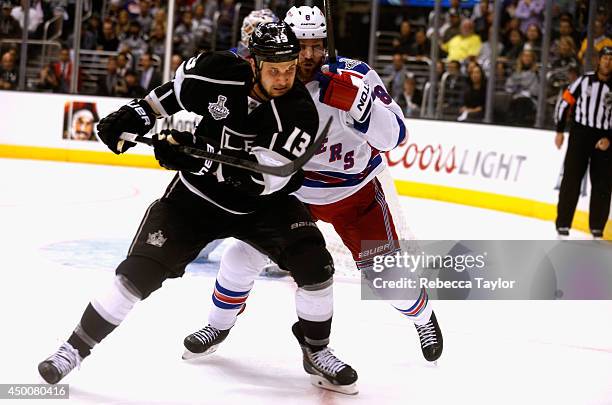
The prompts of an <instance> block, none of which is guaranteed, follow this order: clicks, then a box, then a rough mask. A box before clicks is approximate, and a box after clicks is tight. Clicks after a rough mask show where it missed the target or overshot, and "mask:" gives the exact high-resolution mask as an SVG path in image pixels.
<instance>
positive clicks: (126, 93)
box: [117, 70, 147, 98]
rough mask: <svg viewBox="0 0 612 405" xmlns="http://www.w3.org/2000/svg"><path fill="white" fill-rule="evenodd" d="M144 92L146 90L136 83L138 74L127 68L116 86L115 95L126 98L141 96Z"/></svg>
mask: <svg viewBox="0 0 612 405" xmlns="http://www.w3.org/2000/svg"><path fill="white" fill-rule="evenodd" d="M146 94H147V92H146V90H145V89H143V88H142V86H141V85H140V84H138V75H137V74H136V72H134V71H133V70H128V71H127V73H126V74H125V78H124V79H123V81H122V83H121V84H120V85H119V86H118V87H117V95H118V96H121V97H128V98H142V97H144V96H145V95H146Z"/></svg>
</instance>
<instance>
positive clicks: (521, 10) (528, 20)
mask: <svg viewBox="0 0 612 405" xmlns="http://www.w3.org/2000/svg"><path fill="white" fill-rule="evenodd" d="M544 6H545V1H544V0H519V2H518V5H517V6H516V11H515V13H514V15H515V17H516V18H518V19H519V20H520V21H521V26H520V30H521V32H523V33H526V32H527V28H528V27H529V25H531V24H535V25H536V26H537V27H538V29H541V28H542V17H543V13H542V12H543V11H544Z"/></svg>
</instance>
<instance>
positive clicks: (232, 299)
mask: <svg viewBox="0 0 612 405" xmlns="http://www.w3.org/2000/svg"><path fill="white" fill-rule="evenodd" d="M265 263H266V256H264V255H263V254H262V253H260V252H259V251H257V250H256V249H255V248H253V247H251V246H250V245H248V244H246V243H244V242H242V241H239V240H235V241H233V242H232V243H231V244H230V245H229V246H228V247H227V248H226V249H225V251H224V252H223V257H222V258H221V266H220V268H219V273H218V274H217V280H216V282H215V290H214V292H213V296H212V301H213V305H212V307H211V311H210V314H209V315H208V323H209V324H210V325H211V326H212V327H214V328H217V329H221V330H226V329H229V328H231V327H232V326H234V324H235V323H236V317H237V316H238V313H239V312H240V309H241V308H242V306H243V305H244V303H245V302H246V299H247V297H248V296H249V292H250V291H251V288H253V284H254V283H255V278H256V277H257V276H258V275H259V273H260V272H261V270H262V268H263V266H264V265H265Z"/></svg>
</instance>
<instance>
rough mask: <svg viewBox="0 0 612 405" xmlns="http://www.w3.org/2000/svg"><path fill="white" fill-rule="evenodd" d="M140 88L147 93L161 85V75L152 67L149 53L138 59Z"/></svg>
mask: <svg viewBox="0 0 612 405" xmlns="http://www.w3.org/2000/svg"><path fill="white" fill-rule="evenodd" d="M140 67H141V69H142V71H141V73H140V86H141V87H142V88H143V89H145V90H146V92H147V93H149V92H150V91H151V90H153V89H154V88H156V87H157V86H160V85H161V84H162V77H161V74H160V73H159V72H158V71H157V69H156V68H155V66H154V65H153V58H152V57H151V54H150V53H144V54H143V55H142V56H141V57H140Z"/></svg>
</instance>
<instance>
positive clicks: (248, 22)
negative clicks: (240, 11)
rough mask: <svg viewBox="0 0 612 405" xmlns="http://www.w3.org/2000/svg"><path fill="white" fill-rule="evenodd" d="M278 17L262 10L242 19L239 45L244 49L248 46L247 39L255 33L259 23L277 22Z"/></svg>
mask: <svg viewBox="0 0 612 405" xmlns="http://www.w3.org/2000/svg"><path fill="white" fill-rule="evenodd" d="M277 21H278V17H277V16H276V15H275V14H274V13H273V12H272V10H270V9H269V8H263V9H261V10H253V11H251V12H250V13H249V15H247V16H246V17H244V20H242V27H241V28H240V43H241V44H242V45H244V46H245V47H248V46H249V38H251V34H252V33H253V31H255V28H257V26H258V25H259V24H261V23H266V22H277Z"/></svg>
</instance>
